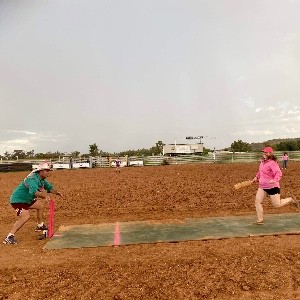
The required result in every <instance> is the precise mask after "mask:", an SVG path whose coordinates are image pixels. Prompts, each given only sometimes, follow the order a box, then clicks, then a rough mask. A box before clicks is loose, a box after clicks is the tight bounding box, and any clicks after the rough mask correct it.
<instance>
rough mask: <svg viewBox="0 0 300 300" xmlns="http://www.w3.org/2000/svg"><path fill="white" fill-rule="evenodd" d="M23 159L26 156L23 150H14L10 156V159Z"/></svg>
mask: <svg viewBox="0 0 300 300" xmlns="http://www.w3.org/2000/svg"><path fill="white" fill-rule="evenodd" d="M25 157H26V154H25V152H24V151H23V150H14V152H13V153H12V155H11V158H12V159H22V158H25Z"/></svg>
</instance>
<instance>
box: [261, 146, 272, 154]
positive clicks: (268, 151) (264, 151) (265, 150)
mask: <svg viewBox="0 0 300 300" xmlns="http://www.w3.org/2000/svg"><path fill="white" fill-rule="evenodd" d="M262 152H263V153H272V152H273V149H272V148H271V147H265V149H264V150H262Z"/></svg>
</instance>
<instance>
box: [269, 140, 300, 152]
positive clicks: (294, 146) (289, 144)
mask: <svg viewBox="0 0 300 300" xmlns="http://www.w3.org/2000/svg"><path fill="white" fill-rule="evenodd" d="M275 149H276V150H277V151H296V150H299V145H298V141H286V142H280V143H279V144H276V145H275Z"/></svg>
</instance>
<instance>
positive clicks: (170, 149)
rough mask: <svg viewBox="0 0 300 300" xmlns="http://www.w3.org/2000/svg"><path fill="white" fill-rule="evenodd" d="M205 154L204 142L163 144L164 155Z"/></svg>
mask: <svg viewBox="0 0 300 300" xmlns="http://www.w3.org/2000/svg"><path fill="white" fill-rule="evenodd" d="M184 154H186V155H189V154H198V155H202V154H203V143H199V144H169V145H164V146H163V155H169V156H176V155H184Z"/></svg>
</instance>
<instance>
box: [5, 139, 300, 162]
mask: <svg viewBox="0 0 300 300" xmlns="http://www.w3.org/2000/svg"><path fill="white" fill-rule="evenodd" d="M164 145H165V144H164V143H163V142H162V141H158V142H156V143H155V145H154V146H152V147H150V148H149V149H145V148H142V149H137V150H127V151H121V152H113V153H110V152H105V151H102V150H101V149H100V148H99V147H98V145H97V144H96V143H94V144H91V145H89V153H85V154H81V153H80V152H79V151H73V152H71V153H68V154H66V153H64V152H59V151H56V152H46V153H35V152H34V150H31V151H24V150H14V151H13V152H12V153H9V152H8V151H6V152H5V153H4V155H0V159H4V160H5V159H6V160H18V159H53V160H54V159H57V158H59V157H63V156H71V157H73V158H79V157H80V158H83V159H85V158H88V157H90V156H93V157H97V156H103V157H104V156H106V157H116V156H126V155H128V156H151V155H162V154H163V146H164ZM264 146H271V147H273V149H274V150H275V151H299V150H300V138H297V139H291V140H282V141H280V140H277V142H276V143H274V144H273V143H270V142H265V143H262V144H254V143H253V144H249V143H247V142H243V141H242V140H237V141H234V142H233V143H232V144H231V146H230V147H229V148H225V149H223V150H225V151H226V150H227V151H233V152H257V151H260V150H262V148H263V147H264ZM208 152H213V150H211V149H208V148H204V152H203V154H204V155H205V154H207V153H208Z"/></svg>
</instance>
